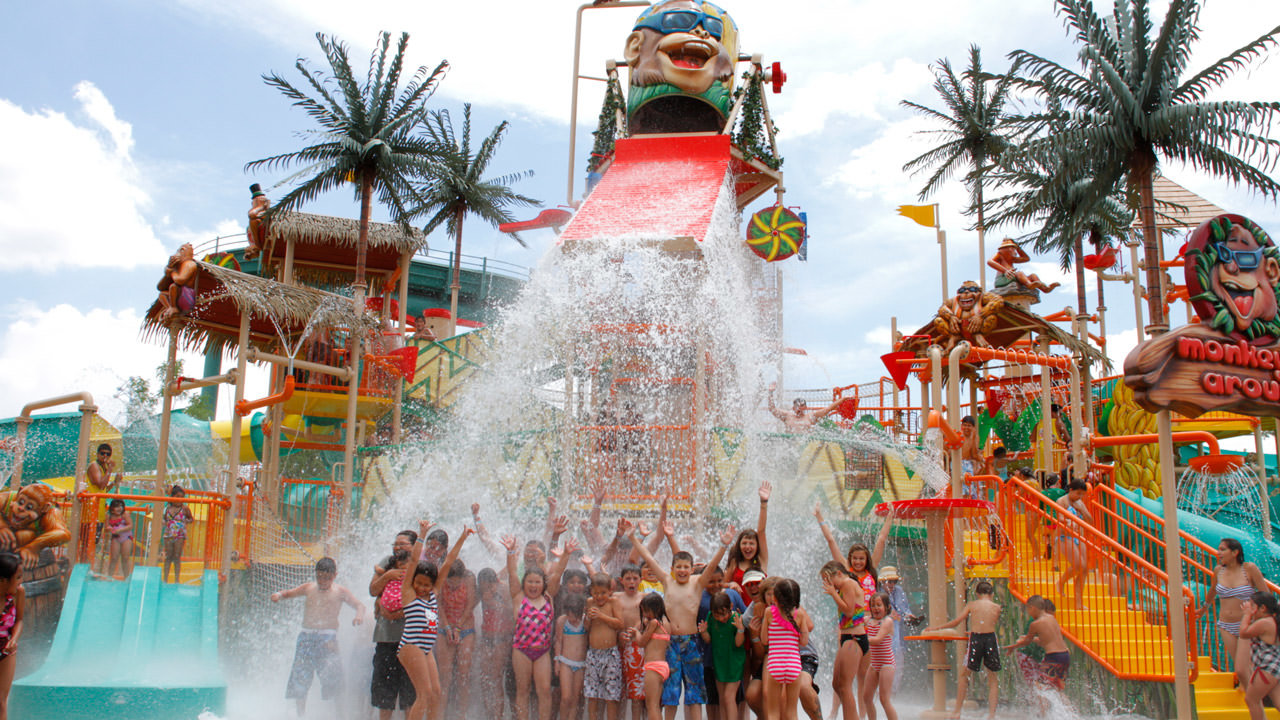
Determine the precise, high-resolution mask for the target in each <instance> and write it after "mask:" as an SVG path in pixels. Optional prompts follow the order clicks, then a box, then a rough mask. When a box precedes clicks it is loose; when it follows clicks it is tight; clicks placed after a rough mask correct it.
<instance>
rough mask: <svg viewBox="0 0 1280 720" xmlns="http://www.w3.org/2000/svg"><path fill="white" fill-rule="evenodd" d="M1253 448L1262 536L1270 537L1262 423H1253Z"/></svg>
mask: <svg viewBox="0 0 1280 720" xmlns="http://www.w3.org/2000/svg"><path fill="white" fill-rule="evenodd" d="M1253 449H1254V455H1255V456H1256V457H1257V469H1258V491H1259V492H1260V493H1261V494H1262V536H1263V537H1264V538H1266V539H1268V540H1270V539H1271V493H1270V492H1269V491H1268V490H1267V456H1266V454H1265V453H1263V452H1262V423H1261V422H1258V421H1256V420H1255V422H1254V424H1253Z"/></svg>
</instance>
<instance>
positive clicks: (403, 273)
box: [391, 250, 413, 444]
mask: <svg viewBox="0 0 1280 720" xmlns="http://www.w3.org/2000/svg"><path fill="white" fill-rule="evenodd" d="M412 265H413V251H411V250H410V251H405V253H404V255H403V256H401V258H400V267H401V270H400V312H399V313H398V315H399V317H397V318H396V326H397V327H398V328H399V332H400V342H399V343H397V344H396V347H398V348H400V347H404V331H405V330H406V329H407V328H408V320H409V269H410V267H411V266H412ZM403 405H404V378H400V379H399V380H397V381H396V402H395V404H394V405H392V406H391V442H393V443H397V444H398V443H399V442H400V432H401V425H402V424H403V421H404V407H403Z"/></svg>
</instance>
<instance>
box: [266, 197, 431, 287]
mask: <svg viewBox="0 0 1280 720" xmlns="http://www.w3.org/2000/svg"><path fill="white" fill-rule="evenodd" d="M359 239H360V223H359V222H358V221H356V220H350V219H348V218H340V217H332V216H329V215H314V214H312V213H303V212H281V213H277V214H274V215H272V216H271V217H270V219H269V220H268V222H267V234H266V240H265V243H264V247H263V252H262V274H263V276H264V277H265V276H270V275H271V274H272V270H273V269H274V267H275V266H277V265H280V264H283V263H284V257H285V252H286V250H287V248H288V244H289V243H290V242H293V267H294V276H295V277H297V278H298V279H300V280H302V281H303V282H307V283H311V284H316V283H320V284H323V283H332V284H340V283H342V282H350V279H351V277H352V275H354V273H355V266H356V250H357V247H356V246H357V244H358V242H359ZM426 246H427V240H426V237H425V236H424V235H423V234H422V231H421V230H417V229H415V228H409V231H408V232H407V233H406V232H405V231H404V230H403V229H401V228H400V226H398V225H390V224H387V223H370V224H369V247H368V250H367V257H366V260H365V269H366V271H367V272H369V273H371V274H374V275H387V274H390V273H392V272H395V269H396V267H397V266H398V265H399V263H400V260H401V258H402V257H403V255H404V253H405V252H410V253H413V252H417V251H418V250H422V249H426Z"/></svg>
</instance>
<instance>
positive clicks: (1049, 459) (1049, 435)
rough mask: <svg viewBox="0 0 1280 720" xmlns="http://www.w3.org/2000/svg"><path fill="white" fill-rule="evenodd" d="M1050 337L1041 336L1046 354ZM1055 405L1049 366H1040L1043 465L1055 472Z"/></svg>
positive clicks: (1041, 345)
mask: <svg viewBox="0 0 1280 720" xmlns="http://www.w3.org/2000/svg"><path fill="white" fill-rule="evenodd" d="M1049 349H1050V347H1049V338H1047V337H1045V336H1044V335H1041V336H1040V352H1042V353H1044V354H1045V355H1048V354H1049ZM1052 405H1053V391H1052V390H1051V389H1050V383H1049V368H1048V367H1047V366H1041V367H1040V448H1041V452H1040V454H1041V462H1042V463H1043V464H1042V465H1041V467H1043V468H1044V469H1046V470H1048V471H1049V472H1054V471H1055V470H1056V469H1057V468H1055V467H1054V466H1053V416H1052V415H1051V414H1050V406H1052Z"/></svg>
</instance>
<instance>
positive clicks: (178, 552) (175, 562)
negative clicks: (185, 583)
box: [161, 485, 195, 582]
mask: <svg viewBox="0 0 1280 720" xmlns="http://www.w3.org/2000/svg"><path fill="white" fill-rule="evenodd" d="M186 496H187V493H186V491H185V490H183V489H182V486H181V485H174V486H173V487H172V488H170V489H169V497H171V498H174V499H181V498H184V497H186ZM194 520H195V518H194V517H192V515H191V510H190V508H188V507H187V506H186V504H185V503H180V502H169V503H166V504H165V506H164V533H163V535H162V536H161V537H162V539H163V540H162V541H163V543H164V568H163V572H162V574H161V577H163V578H164V580H165V582H169V569H170V568H172V569H173V581H172V582H180V581H181V580H182V548H183V546H185V545H186V544H187V523H189V522H193V521H194Z"/></svg>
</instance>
